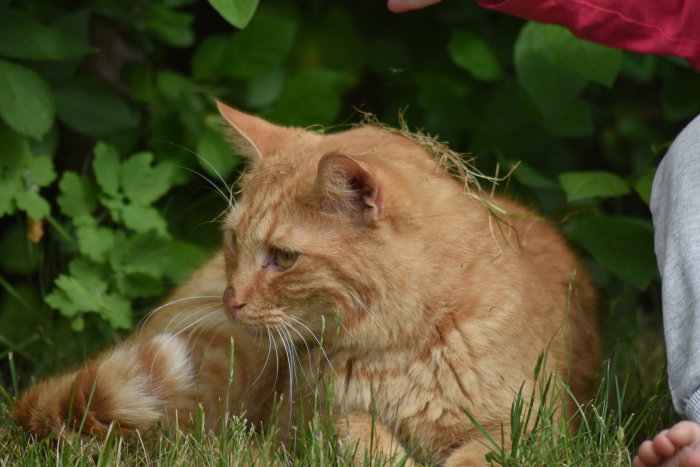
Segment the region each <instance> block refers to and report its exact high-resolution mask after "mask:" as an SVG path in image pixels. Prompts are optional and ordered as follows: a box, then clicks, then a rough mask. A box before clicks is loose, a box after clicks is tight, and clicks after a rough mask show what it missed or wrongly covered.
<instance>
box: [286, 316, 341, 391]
mask: <svg viewBox="0 0 700 467" xmlns="http://www.w3.org/2000/svg"><path fill="white" fill-rule="evenodd" d="M288 318H289V319H290V320H292V321H294V322H295V323H297V324H298V325H299V326H301V327H303V328H304V329H306V331H307V332H308V333H309V334H310V335H311V337H313V338H314V340H315V341H316V342H317V343H318V348H319V350H320V351H321V353H322V354H323V357H324V358H325V359H326V362H328V367H329V368H330V370H331V371H332V372H333V374H334V375H335V376H336V378H338V381H340V382H341V384H343V386H345V383H344V382H343V380H342V379H341V378H340V376H338V373H336V372H335V368H334V367H333V364H332V363H331V359H330V357H328V354H327V353H326V351H325V349H324V348H323V345H322V344H321V341H320V340H319V339H318V337H316V334H314V333H313V331H312V330H311V329H309V327H308V326H307V325H305V324H304V323H302V322H301V321H299V320H298V319H296V318H295V317H293V316H288ZM292 329H294V331H295V332H296V333H297V334H299V331H298V330H297V329H296V328H292ZM299 335H300V336H301V334H299ZM302 339H303V337H302ZM307 349H308V347H307Z"/></svg>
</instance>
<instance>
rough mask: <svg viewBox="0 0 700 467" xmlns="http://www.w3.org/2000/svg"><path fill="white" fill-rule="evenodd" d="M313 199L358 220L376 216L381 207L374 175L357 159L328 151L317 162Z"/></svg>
mask: <svg viewBox="0 0 700 467" xmlns="http://www.w3.org/2000/svg"><path fill="white" fill-rule="evenodd" d="M314 193H315V195H316V196H315V198H316V199H317V202H318V205H319V207H320V208H321V209H322V210H324V211H327V212H332V213H335V214H340V215H343V216H345V217H348V218H350V219H352V220H354V221H355V222H357V223H363V224H364V223H367V222H368V221H370V220H371V219H375V218H377V216H379V213H380V210H381V203H380V196H379V186H378V184H377V181H376V179H375V177H374V176H373V175H372V174H371V173H370V172H369V171H368V170H366V169H364V168H363V167H362V166H361V165H360V164H359V163H358V162H357V161H355V160H354V159H353V158H351V157H349V156H345V155H343V154H339V153H334V152H333V153H329V154H326V155H325V156H323V157H322V158H321V160H320V161H319V163H318V171H317V175H316V182H315V184H314Z"/></svg>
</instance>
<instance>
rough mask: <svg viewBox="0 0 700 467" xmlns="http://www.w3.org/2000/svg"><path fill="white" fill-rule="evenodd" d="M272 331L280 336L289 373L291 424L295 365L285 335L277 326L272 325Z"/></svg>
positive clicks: (290, 419)
mask: <svg viewBox="0 0 700 467" xmlns="http://www.w3.org/2000/svg"><path fill="white" fill-rule="evenodd" d="M273 329H274V330H275V332H277V335H278V336H280V341H282V346H283V347H284V352H285V354H286V355H287V367H288V371H289V422H290V424H291V421H292V402H293V401H294V380H295V376H296V375H295V371H294V370H295V365H294V357H293V356H292V355H291V354H290V352H291V349H290V348H289V344H288V343H287V340H286V339H285V335H284V334H283V333H282V330H281V329H280V328H279V326H277V325H274V326H273Z"/></svg>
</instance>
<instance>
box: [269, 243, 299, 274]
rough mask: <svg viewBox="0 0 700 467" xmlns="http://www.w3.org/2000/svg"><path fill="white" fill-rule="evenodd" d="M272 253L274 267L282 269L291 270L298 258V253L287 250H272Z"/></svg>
mask: <svg viewBox="0 0 700 467" xmlns="http://www.w3.org/2000/svg"><path fill="white" fill-rule="evenodd" d="M272 253H273V261H274V264H275V266H279V267H280V268H282V269H289V268H291V267H292V266H294V263H296V262H297V259H298V258H299V253H297V252H294V251H289V250H281V249H278V248H274V249H273V250H272Z"/></svg>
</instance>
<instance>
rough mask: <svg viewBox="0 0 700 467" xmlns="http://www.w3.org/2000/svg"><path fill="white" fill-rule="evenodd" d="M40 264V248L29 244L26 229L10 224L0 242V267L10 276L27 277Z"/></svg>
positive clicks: (16, 224)
mask: <svg viewBox="0 0 700 467" xmlns="http://www.w3.org/2000/svg"><path fill="white" fill-rule="evenodd" d="M40 264H41V247H40V246H39V245H35V244H34V243H32V242H30V241H29V239H28V238H27V231H26V228H22V227H21V226H20V224H18V223H15V224H11V225H10V226H9V227H8V228H7V230H6V231H3V236H2V240H0V267H1V268H2V270H3V271H5V272H8V273H10V274H21V275H28V274H31V273H33V272H34V271H36V270H37V269H38V268H39V265H40Z"/></svg>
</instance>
